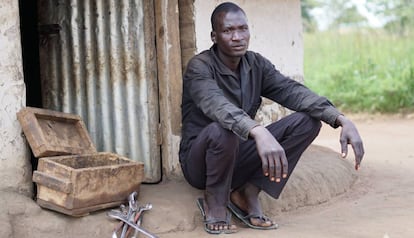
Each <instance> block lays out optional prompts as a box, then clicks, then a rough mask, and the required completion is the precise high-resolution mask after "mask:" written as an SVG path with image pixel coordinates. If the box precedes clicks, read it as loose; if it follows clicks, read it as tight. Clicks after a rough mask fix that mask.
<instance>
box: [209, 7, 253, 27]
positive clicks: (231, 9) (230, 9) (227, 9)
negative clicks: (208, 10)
mask: <svg viewBox="0 0 414 238" xmlns="http://www.w3.org/2000/svg"><path fill="white" fill-rule="evenodd" d="M238 11H241V12H243V14H245V15H246V13H245V12H244V11H243V9H241V7H239V6H238V5H236V4H235V3H232V2H223V3H221V4H220V5H218V6H217V7H216V8H215V9H214V11H213V13H212V14H211V19H210V21H211V29H212V30H213V31H214V30H215V27H214V26H215V25H216V21H217V16H218V15H219V13H222V12H224V13H228V12H238Z"/></svg>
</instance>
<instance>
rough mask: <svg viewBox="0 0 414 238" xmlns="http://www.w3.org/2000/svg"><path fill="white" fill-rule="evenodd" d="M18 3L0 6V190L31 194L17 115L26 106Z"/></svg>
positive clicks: (27, 157)
mask: <svg viewBox="0 0 414 238" xmlns="http://www.w3.org/2000/svg"><path fill="white" fill-rule="evenodd" d="M25 103H26V97H25V84H24V79H23V67H22V50H21V42H20V24H19V5H18V1H14V0H4V1H2V4H1V6H0V190H9V191H17V192H19V193H23V194H26V195H30V194H31V193H32V183H31V173H32V171H31V164H30V154H29V150H28V149H27V145H26V143H25V141H24V138H23V136H22V131H21V127H20V125H19V122H18V121H17V117H16V113H17V112H18V111H19V110H20V109H21V108H22V107H24V106H25Z"/></svg>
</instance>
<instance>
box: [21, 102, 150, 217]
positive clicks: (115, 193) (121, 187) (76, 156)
mask: <svg viewBox="0 0 414 238" xmlns="http://www.w3.org/2000/svg"><path fill="white" fill-rule="evenodd" d="M17 118H18V120H19V122H20V124H21V126H22V128H23V132H24V134H25V136H26V138H27V141H28V143H29V145H30V147H31V149H32V151H33V154H34V155H35V157H36V158H39V161H38V167H37V170H36V171H34V172H33V182H35V183H36V185H37V203H38V204H39V205H40V206H41V207H44V208H47V209H51V210H55V211H58V212H61V213H64V214H67V215H71V216H83V215H87V214H88V213H89V212H91V211H96V210H99V209H104V208H108V207H114V206H118V205H120V204H123V203H125V202H126V200H127V198H128V195H129V194H131V193H132V192H133V191H137V192H139V188H140V184H141V182H142V180H143V179H144V164H143V163H141V162H137V161H134V160H131V159H128V158H125V157H122V156H120V155H117V154H113V153H105V152H97V151H96V149H95V146H94V144H93V142H92V140H91V139H90V136H89V134H88V132H87V130H86V127H85V125H84V123H83V122H82V119H81V118H80V116H78V115H74V114H68V113H62V112H57V111H51V110H46V109H39V108H31V107H26V108H24V109H22V110H21V111H20V112H18V113H17Z"/></svg>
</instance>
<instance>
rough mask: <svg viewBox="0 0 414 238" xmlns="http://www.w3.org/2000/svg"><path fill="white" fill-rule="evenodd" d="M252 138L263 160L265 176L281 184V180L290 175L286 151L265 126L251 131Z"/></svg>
mask: <svg viewBox="0 0 414 238" xmlns="http://www.w3.org/2000/svg"><path fill="white" fill-rule="evenodd" d="M250 136H251V137H252V138H254V140H255V141H256V148H257V153H258V154H259V157H260V159H261V160H262V168H263V173H264V175H265V176H269V178H270V180H271V181H276V182H280V180H281V178H282V177H283V178H286V177H287V175H288V161H287V159H286V154H285V150H284V149H283V148H282V146H281V145H280V144H279V142H277V140H276V139H275V138H274V137H273V135H272V134H271V133H270V132H269V131H268V130H267V129H266V128H265V127H263V126H256V127H254V128H253V129H251V130H250Z"/></svg>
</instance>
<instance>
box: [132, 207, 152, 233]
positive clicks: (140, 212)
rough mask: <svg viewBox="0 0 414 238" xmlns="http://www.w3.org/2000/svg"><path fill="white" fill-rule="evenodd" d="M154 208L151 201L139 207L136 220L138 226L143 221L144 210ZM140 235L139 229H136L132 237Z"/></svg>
mask: <svg viewBox="0 0 414 238" xmlns="http://www.w3.org/2000/svg"><path fill="white" fill-rule="evenodd" d="M151 209H152V204H151V203H147V204H145V206H141V207H139V209H138V212H137V215H136V216H135V222H136V223H137V226H138V227H141V221H142V213H143V212H144V211H148V210H151ZM137 236H138V230H135V231H134V234H133V235H132V237H131V238H137Z"/></svg>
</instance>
